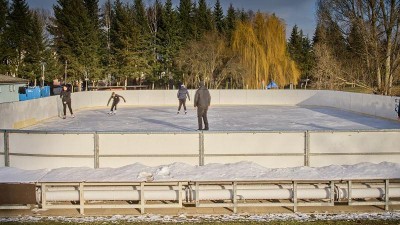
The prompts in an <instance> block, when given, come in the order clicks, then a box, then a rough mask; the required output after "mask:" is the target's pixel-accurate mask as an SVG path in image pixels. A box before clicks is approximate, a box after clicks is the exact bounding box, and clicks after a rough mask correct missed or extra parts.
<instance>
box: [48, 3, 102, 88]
mask: <svg viewBox="0 0 400 225" xmlns="http://www.w3.org/2000/svg"><path fill="white" fill-rule="evenodd" d="M96 2H97V1H93V2H92V1H87V2H82V1H81V0H58V1H57V5H55V6H54V7H53V9H54V19H53V24H52V25H51V26H49V31H50V33H51V34H52V35H53V36H54V45H55V48H56V52H57V54H58V55H59V56H60V60H61V62H62V63H65V64H66V66H67V68H68V77H69V78H71V77H72V78H73V79H74V80H80V79H81V78H83V77H84V76H85V75H87V74H89V75H90V76H93V75H96V74H97V75H98V71H97V68H98V66H99V61H100V57H99V46H100V42H99V41H98V36H99V33H100V31H99V29H98V26H96V22H95V21H93V20H96V19H94V16H93V14H94V13H96V12H98V10H96V9H98V7H97V6H93V4H94V5H95V3H96ZM89 3H93V4H89ZM90 15H92V16H90ZM97 24H98V23H97ZM69 81H71V79H69Z"/></svg>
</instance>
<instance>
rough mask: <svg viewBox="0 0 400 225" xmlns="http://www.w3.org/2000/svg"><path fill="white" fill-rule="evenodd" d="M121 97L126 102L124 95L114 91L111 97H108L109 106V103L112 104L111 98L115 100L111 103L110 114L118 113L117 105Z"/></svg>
mask: <svg viewBox="0 0 400 225" xmlns="http://www.w3.org/2000/svg"><path fill="white" fill-rule="evenodd" d="M120 98H122V99H123V100H124V102H126V100H125V98H124V97H122V96H121V95H119V94H115V92H113V93H112V94H111V97H110V99H108V102H107V106H108V104H110V101H111V99H112V100H113V102H112V104H111V109H110V112H109V113H108V114H110V115H112V114H114V115H115V114H116V113H117V105H118V103H119V99H120Z"/></svg>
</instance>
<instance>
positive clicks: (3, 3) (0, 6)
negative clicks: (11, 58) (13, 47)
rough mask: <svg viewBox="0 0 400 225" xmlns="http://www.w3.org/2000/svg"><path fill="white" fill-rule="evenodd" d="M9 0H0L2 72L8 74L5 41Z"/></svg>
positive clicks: (0, 64)
mask: <svg viewBox="0 0 400 225" xmlns="http://www.w3.org/2000/svg"><path fill="white" fill-rule="evenodd" d="M8 12H9V8H8V1H7V0H0V56H1V57H0V73H1V74H7V73H8V69H7V57H6V55H7V54H6V52H7V51H8V49H7V45H6V42H5V34H4V32H5V29H6V25H7V17H8Z"/></svg>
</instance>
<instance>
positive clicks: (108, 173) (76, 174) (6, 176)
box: [0, 161, 400, 183]
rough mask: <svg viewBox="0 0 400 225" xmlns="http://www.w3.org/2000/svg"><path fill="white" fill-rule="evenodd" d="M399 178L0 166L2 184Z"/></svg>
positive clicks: (390, 169)
mask: <svg viewBox="0 0 400 225" xmlns="http://www.w3.org/2000/svg"><path fill="white" fill-rule="evenodd" d="M396 178H400V164H397V163H389V162H383V163H379V164H373V163H359V164H356V165H331V166H326V167H292V168H279V169H271V168H265V167H262V166H260V165H258V164H256V163H252V162H246V161H243V162H239V163H233V164H207V165H205V166H191V165H188V164H184V163H173V164H170V165H162V166H157V167H149V166H145V165H142V164H140V163H135V164H131V165H128V166H124V167H120V168H100V169H92V168H87V167H74V168H58V169H53V170H50V171H49V170H21V169H17V168H9V167H2V168H0V182H1V183H32V182H83V181H84V182H137V181H214V180H215V181H217V180H218V181H221V180H347V179H396Z"/></svg>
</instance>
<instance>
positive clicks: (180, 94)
mask: <svg viewBox="0 0 400 225" xmlns="http://www.w3.org/2000/svg"><path fill="white" fill-rule="evenodd" d="M186 96H187V97H188V98H189V101H190V96H189V92H188V90H187V89H186V88H185V87H182V86H181V87H180V88H179V90H178V94H177V97H178V99H182V100H183V99H186Z"/></svg>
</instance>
